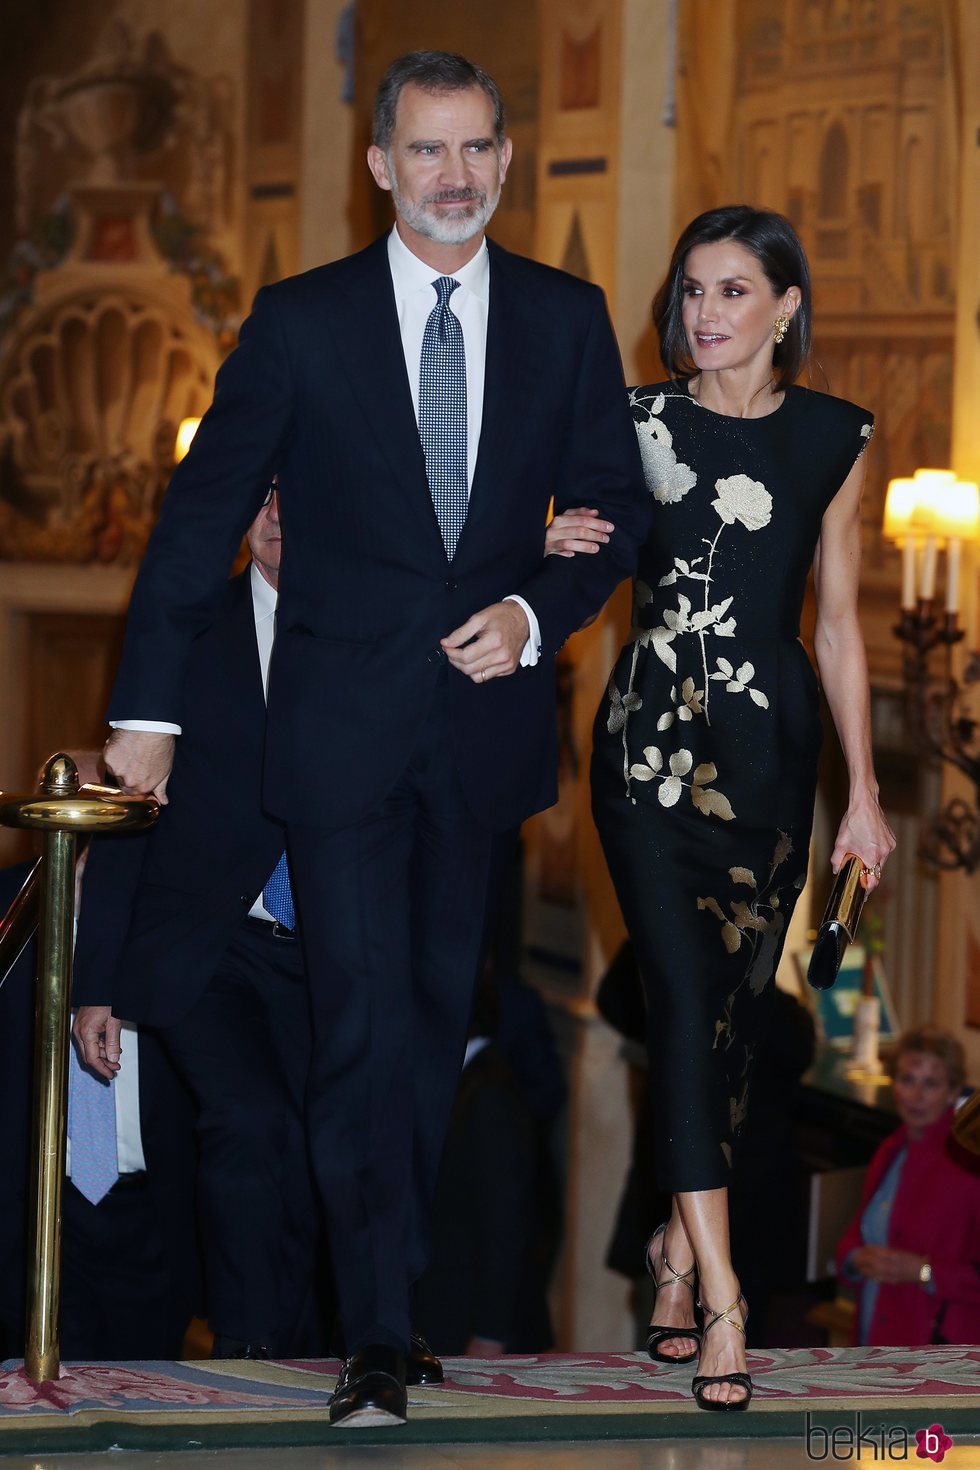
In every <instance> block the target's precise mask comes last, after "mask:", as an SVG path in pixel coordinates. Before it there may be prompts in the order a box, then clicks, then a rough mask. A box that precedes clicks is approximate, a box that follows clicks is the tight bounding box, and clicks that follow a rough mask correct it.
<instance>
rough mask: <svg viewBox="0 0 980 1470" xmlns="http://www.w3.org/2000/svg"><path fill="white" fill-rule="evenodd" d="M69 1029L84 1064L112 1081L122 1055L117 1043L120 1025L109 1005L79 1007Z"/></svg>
mask: <svg viewBox="0 0 980 1470" xmlns="http://www.w3.org/2000/svg"><path fill="white" fill-rule="evenodd" d="M71 1029H72V1035H73V1036H74V1038H75V1041H76V1043H77V1045H78V1052H79V1055H80V1057H81V1059H82V1061H83V1062H84V1063H85V1065H86V1066H87V1067H91V1069H92V1071H93V1072H98V1074H99V1076H100V1077H107V1078H108V1079H109V1081H110V1082H111V1081H112V1079H113V1077H115V1075H116V1073H117V1072H118V1071H119V1058H120V1057H121V1056H122V1047H121V1046H120V1044H119V1037H120V1031H121V1029H122V1022H121V1021H119V1020H117V1019H116V1017H115V1016H114V1015H113V1014H112V1011H111V1009H110V1007H109V1006H79V1008H78V1010H77V1011H76V1012H75V1021H74V1024H73V1025H72V1028H71Z"/></svg>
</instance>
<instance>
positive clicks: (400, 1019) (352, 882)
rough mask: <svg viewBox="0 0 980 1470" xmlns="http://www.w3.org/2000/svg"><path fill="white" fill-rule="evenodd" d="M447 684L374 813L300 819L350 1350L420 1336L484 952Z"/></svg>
mask: <svg viewBox="0 0 980 1470" xmlns="http://www.w3.org/2000/svg"><path fill="white" fill-rule="evenodd" d="M448 693H449V691H448V687H447V680H446V676H445V672H444V675H443V678H442V679H441V681H440V683H439V684H438V685H437V686H436V689H435V691H434V693H433V696H432V702H431V706H430V709H429V712H428V715H427V718H426V721H425V724H424V727H423V731H422V735H421V737H420V739H419V741H418V743H417V745H416V748H415V750H414V751H412V752H407V754H408V755H409V756H410V758H409V760H408V764H407V766H406V768H405V770H404V771H403V773H402V775H401V777H400V779H399V780H398V782H397V784H396V786H395V787H394V789H393V790H392V791H391V792H390V793H389V795H388V796H387V797H386V798H385V800H384V801H383V802H382V803H381V805H380V806H379V807H378V809H377V810H376V811H375V812H374V813H373V814H372V815H371V816H370V817H368V818H366V819H365V820H363V821H360V822H357V823H356V824H353V825H351V826H349V827H345V828H342V829H339V830H325V829H320V828H310V827H305V826H292V825H290V827H289V831H288V845H289V853H290V862H291V866H292V873H293V881H294V886H295V888H296V891H297V898H298V904H299V914H300V922H301V925H302V929H303V935H304V944H305V946H306V951H307V965H308V970H309V975H310V987H311V994H312V1004H313V1018H314V1047H313V1061H312V1065H311V1071H310V1090H309V1106H308V1120H309V1130H310V1149H311V1153H312V1157H313V1167H314V1171H315V1174H316V1178H317V1183H318V1185H319V1188H320V1192H321V1195H322V1198H323V1202H324V1207H325V1211H326V1216H327V1222H328V1227H329V1232H330V1246H331V1251H332V1255H333V1261H334V1267H335V1271H336V1277H337V1289H338V1294H339V1297H340V1307H341V1316H342V1320H343V1327H344V1332H345V1337H346V1345H347V1351H348V1352H354V1351H356V1350H357V1349H358V1348H359V1347H362V1346H364V1345H365V1344H367V1343H388V1344H390V1345H392V1346H395V1347H402V1348H404V1347H406V1346H407V1343H408V1337H409V1291H410V1287H411V1284H412V1283H413V1282H414V1281H415V1280H416V1279H417V1278H418V1277H419V1276H420V1275H421V1273H422V1271H423V1269H424V1268H425V1265H426V1262H427V1259H428V1254H429V1225H428V1221H429V1213H430V1205H431V1201H432V1197H433V1194H434V1191H435V1182H436V1174H437V1171H438V1166H439V1159H440V1156H441V1153H442V1146H443V1142H444V1139H445V1133H446V1127H447V1124H448V1119H449V1112H450V1108H451V1106H452V1100H453V1095H454V1092H455V1089H456V1083H457V1081H458V1078H459V1073H460V1067H461V1065H462V1058H463V1052H464V1050H465V1045H466V1032H467V1023H468V1019H469V1010H470V1005H471V1002H472V995H473V987H474V983H475V978H476V968H477V965H478V962H479V957H480V948H481V941H482V934H483V922H484V912H485V906H486V889H487V878H488V872H489V865H490V857H491V847H492V837H491V834H490V832H489V831H488V830H487V829H486V828H484V827H482V826H481V825H480V824H479V823H478V822H477V821H476V819H475V818H474V817H473V815H472V813H471V812H470V810H469V808H468V807H467V805H466V802H465V800H464V797H463V794H462V790H461V788H460V783H459V778H458V776H457V774H456V771H455V768H454V764H453V757H452V751H451V743H450V726H449V699H448ZM382 697H383V695H382ZM423 1325H424V1324H423Z"/></svg>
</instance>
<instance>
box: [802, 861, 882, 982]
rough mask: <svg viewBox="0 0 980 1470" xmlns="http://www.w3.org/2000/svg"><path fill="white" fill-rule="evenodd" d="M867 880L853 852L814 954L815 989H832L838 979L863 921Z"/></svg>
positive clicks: (808, 975)
mask: <svg viewBox="0 0 980 1470" xmlns="http://www.w3.org/2000/svg"><path fill="white" fill-rule="evenodd" d="M863 880H864V864H863V863H862V861H861V859H860V858H859V857H855V856H854V854H853V853H850V854H849V855H848V856H847V857H846V858H845V859H844V862H843V864H842V865H841V870H840V872H839V873H838V874H837V877H836V879H835V880H834V886H833V888H832V889H831V893H830V898H829V899H828V901H827V907H826V909H825V910H824V916H823V918H822V919H821V921H820V928H819V929H818V930H817V940H816V943H815V944H814V946H813V953H812V954H811V955H810V964H809V967H808V968H807V972H806V978H807V979H808V980H809V982H810V984H811V985H812V986H813V988H814V990H829V989H830V988H831V986H832V985H833V983H834V981H835V980H836V979H837V975H838V972H839V970H840V967H841V965H842V964H843V961H844V955H845V953H846V952H847V946H848V945H849V944H850V943H852V942H853V939H854V936H855V934H856V933H857V927H858V924H859V923H860V921H861V910H862V909H863V908H864V900H865V899H866V898H867V893H866V892H865V888H864V881H863Z"/></svg>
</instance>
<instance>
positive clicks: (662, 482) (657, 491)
mask: <svg viewBox="0 0 980 1470" xmlns="http://www.w3.org/2000/svg"><path fill="white" fill-rule="evenodd" d="M664 401H665V400H664V395H663V394H662V393H660V394H658V395H657V397H656V398H655V399H654V400H653V402H652V403H650V404H645V403H643V402H642V400H641V399H640V398H639V397H638V396H637V395H636V393H630V404H631V405H632V406H633V407H637V406H642V407H644V408H647V409H648V410H649V413H650V417H649V418H648V419H647V421H646V423H644V424H637V425H636V438H637V443H638V445H639V448H640V458H641V460H642V461H643V473H644V476H645V478H646V482H647V484H648V485H649V487H650V489H651V490H652V492H653V497H654V499H655V500H659V501H660V503H661V504H662V505H675V504H676V503H677V501H678V500H683V498H684V496H685V495H686V494H687V492H688V491H689V490H690V489H691V488H692V487H693V486H694V485H696V484H697V482H698V477H697V475H696V474H695V472H694V471H693V470H692V469H691V466H690V465H688V464H680V463H679V462H678V459H677V455H676V454H675V453H674V449H673V443H674V439H673V435H672V434H671V432H670V430H669V429H668V427H667V425H666V424H665V423H664V421H663V419H661V418H660V417H659V415H660V414H661V413H663V409H664Z"/></svg>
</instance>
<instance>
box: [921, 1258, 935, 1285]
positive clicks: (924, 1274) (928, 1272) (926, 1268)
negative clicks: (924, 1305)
mask: <svg viewBox="0 0 980 1470" xmlns="http://www.w3.org/2000/svg"><path fill="white" fill-rule="evenodd" d="M931 1281H932V1267H931V1266H930V1265H929V1262H928V1261H923V1262H922V1265H921V1266H920V1267H919V1284H920V1286H928V1285H929V1284H930V1282H931Z"/></svg>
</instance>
